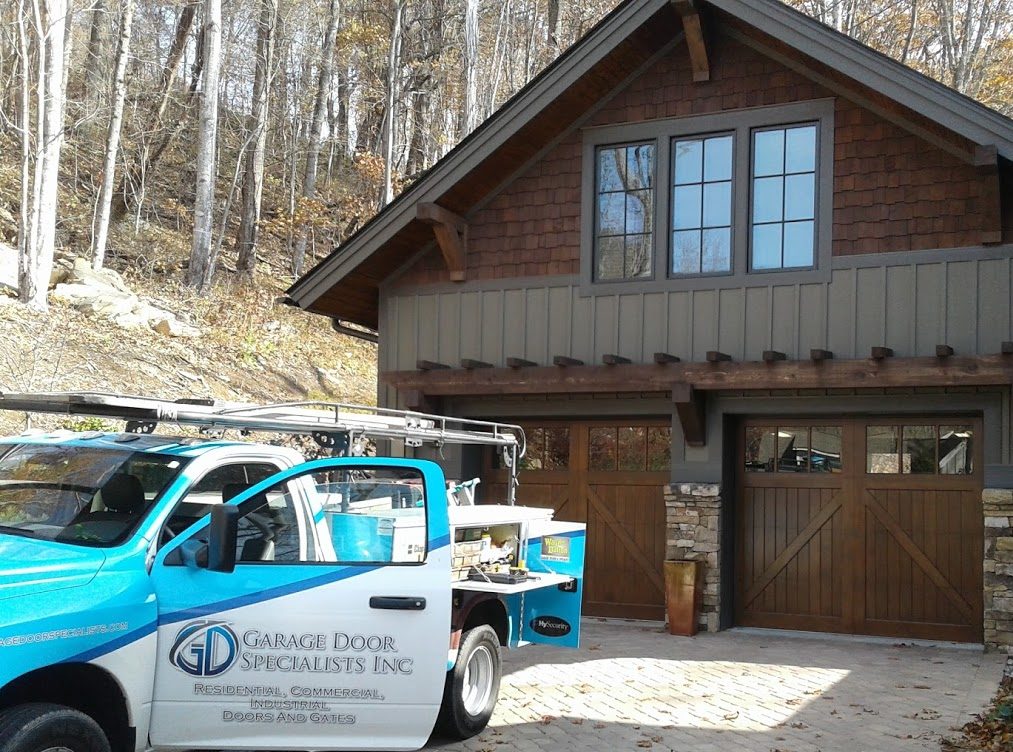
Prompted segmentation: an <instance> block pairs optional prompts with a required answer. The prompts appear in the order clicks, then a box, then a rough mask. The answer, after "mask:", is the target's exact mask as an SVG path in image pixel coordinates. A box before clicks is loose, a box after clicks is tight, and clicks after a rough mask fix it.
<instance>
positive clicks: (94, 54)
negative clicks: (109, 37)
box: [84, 0, 107, 108]
mask: <svg viewBox="0 0 1013 752" xmlns="http://www.w3.org/2000/svg"><path fill="white" fill-rule="evenodd" d="M106 1H107V0H94V2H93V4H92V7H91V32H90V33H89V35H88V56H87V59H86V60H85V73H84V94H85V99H86V100H87V101H88V102H89V103H90V104H91V105H92V107H94V108H97V107H98V106H99V105H100V104H101V102H102V84H103V82H102V60H103V48H104V47H105V27H106Z"/></svg>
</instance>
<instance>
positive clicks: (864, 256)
mask: <svg viewBox="0 0 1013 752" xmlns="http://www.w3.org/2000/svg"><path fill="white" fill-rule="evenodd" d="M1011 257H1013V243H1006V244H1003V245H989V246H968V247H964V248H939V249H936V248H933V249H928V250H923V251H890V252H888V253H859V254H855V255H853V256H831V258H830V269H831V270H832V271H838V270H844V269H869V268H874V267H892V266H911V265H912V264H938V263H945V262H947V261H994V260H1000V259H1007V258H1011ZM792 273H793V272H779V273H771V272H755V273H750V274H748V275H746V276H745V278H744V280H742V279H739V278H737V277H732V276H731V275H727V274H725V275H714V276H706V277H694V278H679V279H678V280H672V281H673V282H675V281H678V282H682V283H687V282H694V283H695V282H699V283H701V284H700V285H699V286H687V287H680V288H675V287H671V288H669V287H666V288H665V290H669V289H672V290H675V289H686V290H690V289H699V290H723V289H729V288H737V287H747V288H752V287H769V286H770V285H781V284H799V283H802V282H803V281H804V280H802V279H798V278H793V277H792V278H788V275H790V274H792ZM802 273H803V274H810V273H811V272H802ZM782 275H784V277H785V278H787V279H786V281H785V280H783V279H780V278H781V277H782ZM392 281H393V277H392V278H389V279H388V281H387V282H385V283H384V284H382V285H381V286H380V289H381V290H383V291H384V292H385V293H386V294H387V295H388V296H389V297H391V298H397V297H405V296H409V295H415V294H420V293H422V294H433V293H447V292H483V291H489V290H527V289H532V288H541V287H566V286H571V285H578V284H579V283H580V276H579V275H577V274H553V275H545V276H540V277H510V278H508V279H482V280H474V279H473V280H468V281H465V282H437V283H434V284H425V285H405V286H403V287H397V286H394V285H392V284H390V282H392ZM607 291H608V292H620V290H618V289H615V288H609V289H608V290H607Z"/></svg>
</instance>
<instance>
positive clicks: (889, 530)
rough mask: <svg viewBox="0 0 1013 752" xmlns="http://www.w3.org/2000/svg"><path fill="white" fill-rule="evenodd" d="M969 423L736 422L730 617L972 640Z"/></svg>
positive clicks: (975, 506) (976, 500)
mask: <svg viewBox="0 0 1013 752" xmlns="http://www.w3.org/2000/svg"><path fill="white" fill-rule="evenodd" d="M980 437H981V428H980V421H979V420H978V419H976V418H952V417H947V418H932V417H926V418H911V417H905V418H903V419H888V418H878V417H867V418H849V419H841V420H830V419H827V418H822V419H819V420H797V419H784V420H780V419H769V418H765V419H762V420H748V421H744V423H743V425H742V426H741V429H740V431H739V434H738V439H739V452H738V458H739V473H738V477H739V483H738V486H739V487H738V500H737V505H736V510H735V536H736V544H735V546H736V583H735V616H736V622H737V623H738V624H740V625H744V626H759V627H773V628H781V629H801V630H818V631H829V632H845V633H856V634H872V635H885V636H894V637H913V638H924V639H942V640H955V641H963V642H980V641H981V639H982V550H983V537H984V528H983V518H982V511H981V488H982V479H981V460H980V456H981V447H980Z"/></svg>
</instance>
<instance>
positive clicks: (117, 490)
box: [56, 473, 146, 541]
mask: <svg viewBox="0 0 1013 752" xmlns="http://www.w3.org/2000/svg"><path fill="white" fill-rule="evenodd" d="M96 495H97V496H98V497H99V499H100V500H101V501H102V504H103V506H104V507H105V509H100V510H98V511H94V512H93V511H92V509H91V504H88V505H86V506H85V507H84V509H82V510H81V511H80V512H78V513H77V516H76V517H75V518H74V519H73V520H71V522H70V524H69V525H67V527H66V528H64V529H63V531H62V532H61V533H60V534H59V535H58V536H57V537H56V539H57V540H95V539H97V540H103V541H111V540H115V539H116V538H118V537H119V536H120V535H121V534H122V533H124V532H125V531H126V530H127V529H128V528H131V527H133V524H134V522H135V520H136V519H138V515H140V514H141V512H143V511H144V506H145V504H146V500H145V498H144V486H142V485H141V481H140V479H139V478H138V477H137V476H136V475H130V474H128V473H115V474H114V475H112V476H111V477H110V478H109V480H107V481H106V483H105V485H104V486H102V488H101V490H100V491H99V492H98V494H96Z"/></svg>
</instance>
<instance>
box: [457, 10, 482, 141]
mask: <svg viewBox="0 0 1013 752" xmlns="http://www.w3.org/2000/svg"><path fill="white" fill-rule="evenodd" d="M479 119H480V118H479V114H478V0H465V8H464V113H463V117H462V118H461V129H462V133H461V136H462V137H463V136H466V135H468V134H469V133H471V132H472V131H473V130H475V126H477V125H478V122H479Z"/></svg>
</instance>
